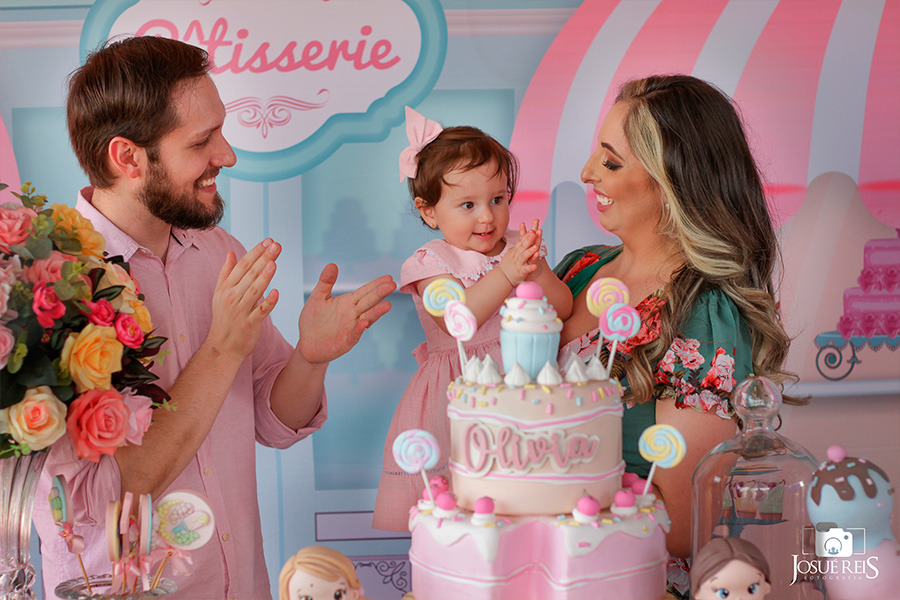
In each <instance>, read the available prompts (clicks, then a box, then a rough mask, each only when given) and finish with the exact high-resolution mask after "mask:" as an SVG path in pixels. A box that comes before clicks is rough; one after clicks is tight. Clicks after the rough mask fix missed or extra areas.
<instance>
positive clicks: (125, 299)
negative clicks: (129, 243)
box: [97, 263, 139, 312]
mask: <svg viewBox="0 0 900 600" xmlns="http://www.w3.org/2000/svg"><path fill="white" fill-rule="evenodd" d="M120 285H121V286H124V288H125V289H123V290H122V293H120V294H119V295H118V296H116V297H115V298H113V299H112V300H110V304H112V305H113V308H115V309H116V310H117V311H119V310H121V311H124V312H131V311H130V308H129V307H130V305H131V302H132V301H137V299H138V298H137V294H138V292H139V288H138V285H137V281H135V280H134V279H132V277H131V276H130V275H129V274H128V271H126V270H125V269H124V268H122V267H121V266H120V265H117V264H115V263H104V264H103V277H101V278H100V282H99V283H98V284H97V288H98V289H105V288H109V287H115V286H120Z"/></svg>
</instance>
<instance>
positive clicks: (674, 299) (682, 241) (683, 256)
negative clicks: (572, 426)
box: [556, 75, 796, 579]
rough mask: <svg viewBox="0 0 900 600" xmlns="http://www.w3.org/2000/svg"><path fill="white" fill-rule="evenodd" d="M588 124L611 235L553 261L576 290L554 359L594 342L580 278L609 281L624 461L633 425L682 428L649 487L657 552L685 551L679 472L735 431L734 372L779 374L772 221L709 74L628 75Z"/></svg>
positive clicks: (591, 180) (728, 108) (634, 451)
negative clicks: (594, 127) (659, 524)
mask: <svg viewBox="0 0 900 600" xmlns="http://www.w3.org/2000/svg"><path fill="white" fill-rule="evenodd" d="M598 137H599V139H598V144H597V149H596V151H595V152H594V154H593V155H591V157H590V158H589V159H588V161H587V163H586V164H585V166H584V169H583V170H582V172H581V178H582V181H584V182H585V183H586V184H588V185H590V186H591V187H592V188H593V191H594V193H595V194H596V197H597V209H598V210H599V211H600V215H599V220H600V224H601V225H603V227H604V228H605V229H606V230H608V231H609V232H611V233H613V234H615V235H616V236H618V237H619V238H620V239H621V241H622V244H621V245H619V246H614V247H612V246H590V247H587V248H582V249H580V250H577V251H575V252H572V253H571V254H569V255H568V256H566V257H565V258H564V259H563V261H562V262H561V264H560V265H558V266H557V268H556V272H557V274H558V275H559V276H560V277H561V278H562V279H563V281H565V282H566V284H567V285H568V286H569V289H570V291H571V292H572V295H573V296H574V298H575V303H574V307H573V311H572V315H571V316H570V317H569V319H567V320H566V322H565V325H564V327H563V331H562V335H561V344H562V351H561V354H560V364H565V363H566V361H567V360H568V358H569V356H571V355H572V354H577V355H578V356H581V357H582V358H585V359H587V358H590V356H592V355H593V354H594V353H595V352H596V345H597V339H598V336H597V329H598V328H597V325H598V322H597V317H595V316H594V315H592V314H591V313H590V312H589V311H588V308H587V304H586V301H585V297H586V295H587V293H586V290H587V288H588V286H589V285H590V283H591V282H592V281H595V280H597V279H599V278H601V277H615V278H617V279H620V280H622V281H623V282H624V283H625V284H626V285H627V286H628V288H629V289H630V291H631V304H632V305H633V306H635V308H636V309H637V310H638V313H639V314H640V315H641V319H642V322H643V324H642V326H641V329H640V331H639V332H638V334H637V335H636V336H635V337H634V338H632V339H631V340H629V341H628V342H626V343H625V344H624V347H623V345H622V344H619V346H618V349H619V351H618V354H617V357H616V363H615V365H614V368H613V374H614V375H615V376H617V377H619V378H620V380H621V381H622V383H623V385H624V386H625V387H626V397H625V400H626V402H627V409H626V411H625V416H624V419H623V456H624V459H625V462H626V470H627V471H629V472H633V473H637V474H638V475H641V476H644V477H646V475H647V472H648V471H649V468H650V464H649V463H648V462H647V461H645V460H644V459H643V458H642V457H641V456H640V454H639V453H638V438H639V436H640V434H641V432H643V430H644V429H645V428H646V427H648V426H650V425H653V424H654V423H667V424H671V425H673V426H675V427H677V428H678V429H679V430H680V431H681V433H682V434H683V435H684V437H685V439H686V441H687V455H686V457H685V459H684V460H683V461H682V462H681V464H679V465H678V466H676V467H674V468H672V469H665V470H659V471H657V473H656V475H655V477H654V479H653V484H654V490H653V491H654V493H655V494H656V496H657V497H659V498H661V499H662V500H663V501H664V502H665V503H666V509H667V510H668V512H669V515H670V516H671V518H672V529H671V533H670V534H669V536H668V546H669V552H670V554H672V555H674V556H676V557H687V556H689V554H690V538H691V536H690V527H691V525H690V481H691V475H692V473H693V471H694V468H695V467H696V465H697V462H698V461H699V460H700V459H701V458H702V457H703V456H704V455H705V454H706V452H707V451H708V450H709V449H710V448H712V447H713V446H715V445H716V444H718V443H720V442H722V441H723V440H726V439H728V438H730V437H732V436H733V435H734V434H735V432H736V423H735V420H734V418H733V415H734V413H733V410H732V406H731V391H732V389H733V387H734V385H735V384H736V383H737V382H739V381H741V380H742V379H744V378H745V377H746V376H747V375H749V374H751V373H753V374H755V375H763V376H766V377H769V378H771V379H773V380H774V381H775V382H776V383H781V382H783V381H785V380H786V379H788V378H789V377H790V376H789V374H788V373H786V372H785V371H783V370H782V363H783V361H784V359H785V356H786V355H787V351H788V346H789V344H790V340H789V338H788V336H787V334H786V333H785V331H784V328H783V327H782V324H781V320H780V317H779V314H778V311H777V308H776V303H775V299H774V296H773V294H774V288H773V283H772V272H773V269H774V266H775V263H776V260H777V259H778V248H777V244H776V240H775V233H774V230H773V227H772V223H771V220H770V218H769V213H768V210H767V207H766V201H765V197H764V194H763V187H762V183H761V180H760V175H759V172H758V170H757V167H756V164H755V163H754V161H753V157H752V155H751V153H750V149H749V147H748V144H747V140H746V137H745V135H744V131H743V127H742V124H741V120H740V118H739V116H738V114H737V112H736V110H735V108H734V106H733V105H732V103H731V101H730V100H729V99H728V98H727V97H726V96H725V95H724V94H723V93H722V92H720V91H719V90H718V89H716V88H715V87H713V86H712V85H710V84H708V83H706V82H704V81H701V80H699V79H696V78H694V77H689V76H685V75H672V76H655V77H648V78H645V79H638V80H634V81H631V82H628V83H626V84H625V85H624V86H623V87H622V89H621V91H620V94H619V96H618V98H617V101H616V103H615V105H614V106H613V107H612V109H610V111H609V114H608V115H607V116H606V119H605V120H604V123H603V125H602V126H601V128H600V131H599V136H598ZM607 350H608V348H606V347H604V349H603V351H602V353H603V354H606V353H607ZM604 362H605V358H604ZM785 401H786V402H789V403H791V402H796V400H794V399H792V398H785ZM681 578H682V579H685V578H686V574H682V576H681Z"/></svg>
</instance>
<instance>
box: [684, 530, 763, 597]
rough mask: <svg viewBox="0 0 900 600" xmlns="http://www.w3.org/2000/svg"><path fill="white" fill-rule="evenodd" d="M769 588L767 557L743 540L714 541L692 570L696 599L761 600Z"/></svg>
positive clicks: (692, 590) (693, 593) (709, 544)
mask: <svg viewBox="0 0 900 600" xmlns="http://www.w3.org/2000/svg"><path fill="white" fill-rule="evenodd" d="M770 589H771V582H770V580H769V563H768V562H767V561H766V557H765V556H763V554H762V552H760V551H759V548H757V547H756V546H754V545H753V544H751V543H750V542H748V541H747V540H742V539H741V538H733V537H732V538H713V539H712V540H710V541H709V543H708V544H706V546H704V547H703V548H702V549H701V550H700V552H699V553H698V554H697V558H696V559H695V560H694V564H693V566H692V567H691V597H692V598H694V600H721V599H723V598H727V599H728V600H762V599H763V598H765V597H766V594H768V593H769V590H770Z"/></svg>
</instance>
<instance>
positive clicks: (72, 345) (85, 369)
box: [60, 323, 124, 392]
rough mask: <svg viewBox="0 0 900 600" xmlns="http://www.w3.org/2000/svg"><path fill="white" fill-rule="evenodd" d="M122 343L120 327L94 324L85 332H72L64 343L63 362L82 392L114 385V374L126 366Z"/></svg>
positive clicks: (84, 330)
mask: <svg viewBox="0 0 900 600" xmlns="http://www.w3.org/2000/svg"><path fill="white" fill-rule="evenodd" d="M123 350H124V348H123V346H122V343H121V342H119V340H118V339H116V330H115V329H114V328H112V327H102V326H99V325H94V324H93V323H90V324H89V325H88V326H87V327H85V328H84V329H83V330H82V331H81V333H78V334H75V333H72V334H69V337H68V338H66V343H65V344H63V349H62V355H61V357H60V365H61V366H62V367H63V368H64V369H66V370H67V371H68V372H69V374H70V375H71V376H72V380H73V381H74V382H75V387H76V389H77V390H78V391H79V392H84V391H86V390H93V389H101V390H105V389H107V388H109V387H111V383H110V376H111V375H112V374H113V373H115V372H116V371H120V370H121V369H122V351H123Z"/></svg>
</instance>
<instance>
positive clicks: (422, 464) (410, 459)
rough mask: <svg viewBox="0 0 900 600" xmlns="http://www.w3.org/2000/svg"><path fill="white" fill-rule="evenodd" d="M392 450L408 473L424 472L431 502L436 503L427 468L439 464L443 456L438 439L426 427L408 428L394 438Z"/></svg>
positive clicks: (395, 459) (399, 463)
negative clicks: (429, 483)
mask: <svg viewBox="0 0 900 600" xmlns="http://www.w3.org/2000/svg"><path fill="white" fill-rule="evenodd" d="M391 450H392V452H393V455H394V461H395V462H396V463H397V466H399V467H400V468H401V469H403V470H404V471H406V472H407V473H417V472H418V473H421V474H422V480H423V481H424V482H425V489H426V490H427V491H428V496H429V498H431V502H432V503H434V495H433V494H432V493H431V486H429V485H428V477H427V475H426V474H425V470H426V469H433V468H434V467H435V466H437V463H438V459H440V457H441V448H440V446H438V442H437V439H436V438H435V437H434V436H433V435H431V434H430V433H428V432H427V431H425V430H424V429H407V430H406V431H403V432H401V433H400V435H398V436H397V437H396V438H394V444H393V446H391Z"/></svg>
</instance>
